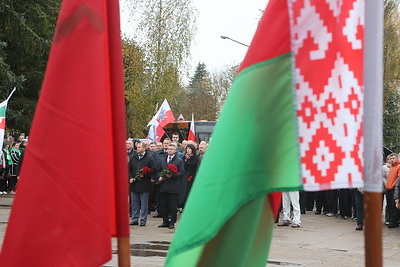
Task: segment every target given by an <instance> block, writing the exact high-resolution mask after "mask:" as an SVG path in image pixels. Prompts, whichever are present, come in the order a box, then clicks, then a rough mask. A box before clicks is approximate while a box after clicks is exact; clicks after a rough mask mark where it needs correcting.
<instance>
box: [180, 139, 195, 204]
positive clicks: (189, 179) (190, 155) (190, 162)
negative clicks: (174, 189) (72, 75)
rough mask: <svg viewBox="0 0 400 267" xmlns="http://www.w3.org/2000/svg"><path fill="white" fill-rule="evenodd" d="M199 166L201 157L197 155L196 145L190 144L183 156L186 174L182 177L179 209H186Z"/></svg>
mask: <svg viewBox="0 0 400 267" xmlns="http://www.w3.org/2000/svg"><path fill="white" fill-rule="evenodd" d="M198 165H199V157H198V156H197V154H196V149H195V148H194V145H192V144H188V145H187V146H186V148H185V155H184V156H183V166H184V169H185V172H184V173H183V175H182V181H181V186H180V192H179V207H182V208H183V207H184V206H185V203H186V200H187V197H188V196H189V193H190V189H191V188H192V185H193V182H194V179H195V177H196V173H197V167H198Z"/></svg>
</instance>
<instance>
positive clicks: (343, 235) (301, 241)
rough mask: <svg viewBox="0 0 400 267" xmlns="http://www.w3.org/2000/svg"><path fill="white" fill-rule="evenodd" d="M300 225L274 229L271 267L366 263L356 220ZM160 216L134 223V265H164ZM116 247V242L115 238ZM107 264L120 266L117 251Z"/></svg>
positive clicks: (387, 232) (399, 237)
mask: <svg viewBox="0 0 400 267" xmlns="http://www.w3.org/2000/svg"><path fill="white" fill-rule="evenodd" d="M12 200H13V198H12V197H11V196H8V195H7V196H1V195H0V243H1V242H2V240H3V237H4V232H5V228H6V226H7V221H8V216H9V213H10V206H11V204H12ZM301 221H302V225H301V228H298V229H293V228H291V227H277V226H275V229H274V237H273V240H272V245H271V251H270V254H269V263H268V265H267V266H268V267H273V266H288V267H290V266H293V267H294V266H310V267H312V266H329V267H335V266H338V267H339V266H340V267H343V266H349V267H350V266H351V267H357V266H364V235H363V232H362V231H355V227H356V224H355V222H354V221H347V220H344V219H340V218H334V217H331V218H330V217H327V216H324V215H314V213H313V212H308V213H307V214H305V215H302V218H301ZM160 222H161V219H155V218H152V216H150V219H149V221H148V223H147V226H146V227H139V226H131V244H132V254H134V256H132V258H131V263H132V266H143V267H144V266H146V267H152V266H163V264H164V262H165V257H164V255H165V253H166V250H167V248H168V244H169V242H170V241H171V239H172V236H173V234H174V230H169V229H165V228H162V229H159V228H157V225H158V224H159V223H160ZM382 227H383V255H384V266H385V267H392V266H393V267H395V266H400V264H399V262H400V228H397V229H388V228H386V227H385V226H382ZM113 247H114V249H116V242H115V240H113ZM105 266H107V267H111V266H117V258H116V255H113V260H112V261H110V262H109V263H107V264H106V265H105Z"/></svg>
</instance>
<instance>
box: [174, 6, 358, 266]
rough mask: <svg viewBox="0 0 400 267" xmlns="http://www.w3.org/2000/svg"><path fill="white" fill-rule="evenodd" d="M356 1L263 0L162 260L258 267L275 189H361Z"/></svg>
mask: <svg viewBox="0 0 400 267" xmlns="http://www.w3.org/2000/svg"><path fill="white" fill-rule="evenodd" d="M363 12H364V2H363V1H356V0H343V1H323V0H321V1H310V0H301V1H300V0H299V1H296V0H270V1H269V4H268V6H267V8H266V10H265V12H264V15H263V17H262V18H261V21H260V22H259V25H258V29H257V31H256V33H255V36H254V38H253V41H252V43H251V45H250V48H249V50H248V52H247V55H246V57H245V59H244V61H243V62H242V64H241V66H240V69H239V73H238V75H237V77H236V79H235V81H234V83H233V85H232V88H231V91H230V93H229V96H228V98H227V100H226V102H225V105H224V108H223V110H222V113H221V115H220V118H219V120H218V123H217V125H216V128H215V130H214V133H213V137H212V142H211V143H210V146H209V148H208V150H207V153H206V156H205V158H204V159H203V162H202V164H201V167H200V169H199V172H198V175H197V176H196V181H195V183H194V187H193V188H192V191H191V194H190V196H189V199H188V202H187V204H186V206H185V209H184V213H183V216H182V219H181V222H180V223H179V226H178V229H177V231H176V233H175V236H174V239H173V242H172V245H171V247H170V250H169V253H168V257H167V262H166V264H167V266H265V265H266V264H267V257H268V251H269V246H270V240H271V237H272V230H273V223H274V215H276V214H277V210H278V207H279V203H280V194H279V193H276V192H280V191H295V190H299V189H301V188H302V182H304V183H305V184H304V188H305V189H307V190H322V189H329V188H344V187H350V186H362V185H363V177H362V171H363V166H362V138H363V132H362V117H363V109H362V101H363V94H362V93H363V72H362V70H363V68H362V64H363V32H364V27H363V23H364V16H363Z"/></svg>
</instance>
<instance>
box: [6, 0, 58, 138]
mask: <svg viewBox="0 0 400 267" xmlns="http://www.w3.org/2000/svg"><path fill="white" fill-rule="evenodd" d="M60 3H61V0H35V1H34V0H25V1H17V0H3V1H1V2H0V90H1V91H0V97H1V99H4V98H5V97H6V96H7V95H8V93H9V92H10V91H11V89H12V87H14V86H16V87H17V92H16V93H15V94H14V96H13V98H12V99H11V100H10V102H9V105H8V111H7V127H8V128H12V129H16V130H19V131H24V132H29V129H30V127H31V123H32V118H33V114H34V110H35V107H36V103H37V100H38V96H39V91H40V88H41V84H42V80H43V76H44V71H45V68H46V64H47V57H48V52H49V49H50V45H51V40H52V37H53V32H54V28H55V23H56V19H57V15H58V10H59V7H60Z"/></svg>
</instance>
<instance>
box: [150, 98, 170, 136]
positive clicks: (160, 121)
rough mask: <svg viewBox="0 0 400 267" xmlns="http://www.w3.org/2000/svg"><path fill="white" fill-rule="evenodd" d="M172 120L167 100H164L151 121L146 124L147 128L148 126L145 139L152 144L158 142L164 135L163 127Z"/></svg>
mask: <svg viewBox="0 0 400 267" xmlns="http://www.w3.org/2000/svg"><path fill="white" fill-rule="evenodd" d="M174 120H175V116H174V114H173V113H172V110H171V107H170V106H169V104H168V101H167V99H164V102H163V103H162V105H161V107H160V109H159V110H158V111H157V113H156V115H154V117H153V118H152V119H151V121H150V122H149V123H148V124H147V126H150V129H149V134H148V136H147V138H148V139H149V140H150V141H152V142H155V141H157V142H158V141H160V140H161V137H162V136H163V135H164V134H165V131H164V129H163V127H164V126H165V125H167V124H168V123H170V122H171V121H174Z"/></svg>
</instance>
